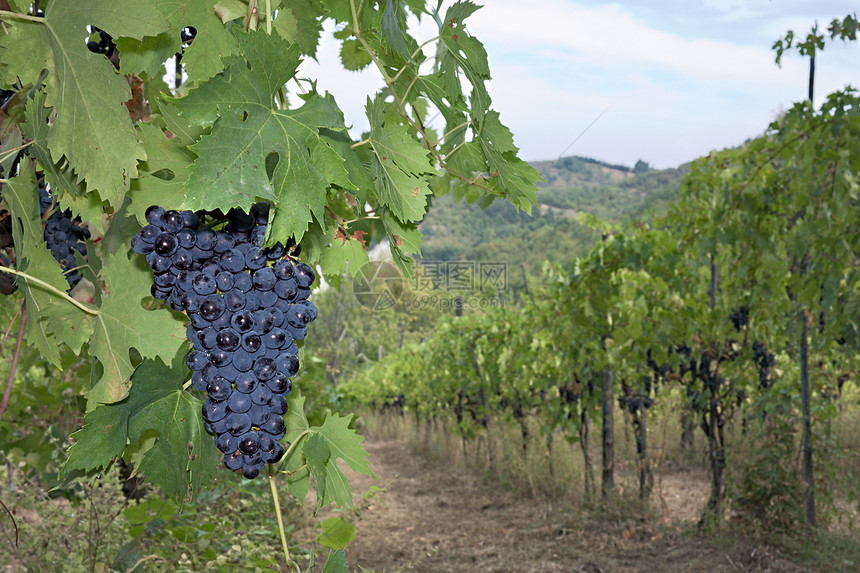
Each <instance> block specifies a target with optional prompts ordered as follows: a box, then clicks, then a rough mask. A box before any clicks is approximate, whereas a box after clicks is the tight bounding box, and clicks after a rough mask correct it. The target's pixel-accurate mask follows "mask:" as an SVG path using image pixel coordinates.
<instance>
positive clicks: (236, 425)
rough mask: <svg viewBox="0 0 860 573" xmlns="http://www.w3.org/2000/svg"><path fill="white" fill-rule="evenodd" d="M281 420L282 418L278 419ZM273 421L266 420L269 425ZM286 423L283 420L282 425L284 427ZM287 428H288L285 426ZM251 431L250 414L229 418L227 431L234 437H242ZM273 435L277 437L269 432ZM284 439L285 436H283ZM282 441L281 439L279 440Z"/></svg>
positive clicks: (229, 416)
mask: <svg viewBox="0 0 860 573" xmlns="http://www.w3.org/2000/svg"><path fill="white" fill-rule="evenodd" d="M277 419H278V420H281V419H280V418H277ZM270 421H271V417H270V418H269V420H266V422H267V423H269V422H270ZM283 423H284V421H283V420H281V425H283ZM284 428H286V426H284ZM250 429H251V418H250V416H248V414H245V413H241V414H240V413H236V412H234V413H232V414H229V415H228V416H227V431H228V432H230V433H231V434H233V435H234V436H240V435H242V434H244V433H245V432H247V431H248V430H250ZM269 433H270V434H272V435H276V433H275V432H269ZM282 437H283V436H282ZM279 439H280V438H279Z"/></svg>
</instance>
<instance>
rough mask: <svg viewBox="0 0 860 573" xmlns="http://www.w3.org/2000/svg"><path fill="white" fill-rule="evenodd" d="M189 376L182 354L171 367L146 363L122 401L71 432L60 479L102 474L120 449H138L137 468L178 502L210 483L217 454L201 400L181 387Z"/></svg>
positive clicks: (93, 414)
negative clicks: (72, 442) (94, 472)
mask: <svg viewBox="0 0 860 573" xmlns="http://www.w3.org/2000/svg"><path fill="white" fill-rule="evenodd" d="M187 375H188V370H187V368H186V367H185V365H184V352H180V353H179V354H178V355H177V356H176V360H174V361H173V365H172V366H165V365H164V364H163V363H161V362H160V361H157V360H145V361H144V362H143V363H142V364H141V365H140V367H139V368H138V369H137V370H136V371H135V373H134V376H133V377H132V382H133V384H132V387H131V390H130V391H129V394H128V396H127V397H126V398H125V399H123V400H122V401H120V402H116V403H114V404H108V405H102V406H99V407H98V408H96V409H95V410H93V411H91V412H89V413H88V414H87V415H86V416H85V418H84V427H83V428H82V429H81V430H78V431H77V432H75V433H74V434H72V437H73V438H74V439H75V443H74V444H73V445H72V447H71V448H70V449H69V459H68V460H67V461H66V463H65V465H64V466H63V468H62V470H61V472H60V477H61V478H67V477H71V476H73V475H75V474H77V473H78V472H83V473H85V474H90V473H92V472H93V471H99V470H104V469H106V468H107V467H108V466H109V465H110V463H111V461H112V460H113V459H114V458H116V457H118V456H120V455H122V454H123V452H124V451H131V450H134V449H136V448H138V449H143V450H145V451H143V453H142V454H141V459H140V463H139V465H138V467H137V470H138V471H139V472H141V473H143V474H144V475H145V476H146V478H147V479H148V480H149V481H151V482H152V483H153V484H155V485H157V486H159V487H161V489H162V491H164V493H165V494H167V495H169V496H171V497H173V498H175V499H177V500H178V501H180V502H181V500H182V499H183V498H184V497H185V496H186V494H187V493H188V492H189V487H190V489H191V492H192V493H196V492H198V491H199V490H201V489H202V488H203V487H204V486H206V485H207V484H209V483H211V481H212V479H213V477H214V475H215V469H216V467H217V466H218V463H219V459H218V453H217V450H216V449H215V445H214V442H213V441H212V438H211V436H209V434H208V433H207V432H206V430H205V429H204V427H203V417H202V415H201V407H202V403H201V401H200V399H199V398H197V397H195V396H193V395H192V394H191V393H189V392H186V391H184V390H183V389H182V382H183V380H184V379H185V378H186V377H187ZM141 445H143V448H141Z"/></svg>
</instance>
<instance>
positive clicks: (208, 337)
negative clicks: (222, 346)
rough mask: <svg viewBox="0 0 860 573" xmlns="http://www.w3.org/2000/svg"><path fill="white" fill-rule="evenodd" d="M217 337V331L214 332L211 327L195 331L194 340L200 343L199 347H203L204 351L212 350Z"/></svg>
mask: <svg viewBox="0 0 860 573" xmlns="http://www.w3.org/2000/svg"><path fill="white" fill-rule="evenodd" d="M217 335H218V331H216V330H215V329H214V328H212V327H211V326H210V327H208V328H204V329H203V330H200V331H197V335H196V336H195V338H196V339H197V340H198V341H199V342H200V345H201V346H203V348H205V349H206V350H212V349H213V348H215V339H216V337H217Z"/></svg>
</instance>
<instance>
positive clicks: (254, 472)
mask: <svg viewBox="0 0 860 573" xmlns="http://www.w3.org/2000/svg"><path fill="white" fill-rule="evenodd" d="M243 461H245V460H243ZM261 469H263V461H262V459H261V460H260V462H259V463H256V464H251V465H249V464H247V463H245V465H243V466H242V475H243V476H245V479H254V478H256V477H257V476H258V475H260V470H261Z"/></svg>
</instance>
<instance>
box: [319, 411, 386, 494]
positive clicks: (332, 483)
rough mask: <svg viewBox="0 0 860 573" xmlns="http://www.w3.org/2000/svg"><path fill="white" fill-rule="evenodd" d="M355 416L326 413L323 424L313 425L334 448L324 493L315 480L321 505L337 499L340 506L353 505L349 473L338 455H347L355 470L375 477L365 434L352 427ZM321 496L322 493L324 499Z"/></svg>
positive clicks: (326, 470)
mask: <svg viewBox="0 0 860 573" xmlns="http://www.w3.org/2000/svg"><path fill="white" fill-rule="evenodd" d="M351 419H352V415H349V416H339V415H338V414H332V413H329V414H328V415H326V419H325V420H324V421H323V425H322V426H315V427H313V428H311V431H312V433H313V434H315V435H318V436H322V437H323V438H325V439H326V441H327V445H328V449H329V451H330V452H331V455H330V457H329V458H328V460H326V462H325V464H324V467H325V487H324V490H323V492H322V494H323V495H322V496H320V493H321V492H320V490H319V485H318V484H317V483H316V480H315V485H314V487H316V488H317V502H318V504H319V505H322V506H325V505H328V504H329V503H334V504H335V505H336V506H337V507H350V508H351V507H352V490H351V489H350V487H349V482H348V481H347V479H346V475H344V473H343V472H342V471H341V469H340V468H339V467H338V465H337V458H341V459H343V460H344V461H345V462H346V464H347V465H348V466H349V467H350V468H351V469H352V470H353V471H357V472H360V473H363V474H365V475H368V476H371V477H375V476H374V475H373V471H371V469H370V464H369V463H368V461H367V458H368V455H367V452H365V451H364V449H363V448H362V447H361V442H362V441H364V438H363V437H362V436H359V435H358V434H357V433H356V431H355V430H351V429H350V428H349V422H350V420H351ZM320 497H322V499H321V501H320Z"/></svg>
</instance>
